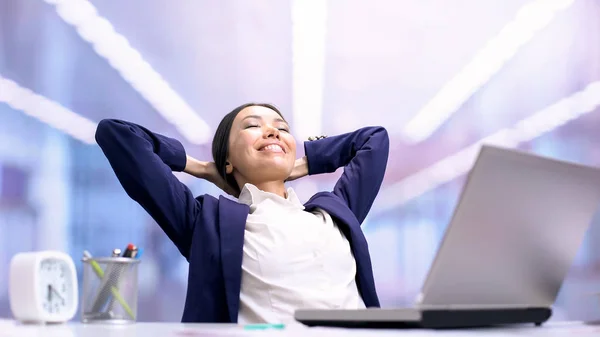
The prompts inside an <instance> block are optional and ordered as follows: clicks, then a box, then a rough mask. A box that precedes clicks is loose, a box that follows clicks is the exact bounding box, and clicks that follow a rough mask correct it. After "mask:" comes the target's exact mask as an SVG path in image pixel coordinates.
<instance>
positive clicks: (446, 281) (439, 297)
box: [295, 145, 600, 328]
mask: <svg viewBox="0 0 600 337" xmlns="http://www.w3.org/2000/svg"><path fill="white" fill-rule="evenodd" d="M599 204H600V169H598V168H594V167H588V166H584V165H579V164H574V163H569V162H565V161H559V160H555V159H549V158H545V157H541V156H538V155H534V154H530V153H525V152H522V151H518V150H513V149H505V148H501V147H496V146H491V145H484V146H482V147H481V149H480V152H479V154H478V156H477V159H476V160H475V163H474V166H473V167H472V169H471V171H470V172H469V175H468V177H467V180H466V183H465V186H464V188H463V191H462V193H461V196H460V199H459V202H458V205H457V206H456V208H455V210H454V214H453V216H452V218H451V220H450V223H449V225H448V227H447V229H446V232H445V234H444V238H443V239H442V241H441V244H440V247H439V249H438V252H437V254H436V257H435V259H434V260H433V263H432V265H431V267H430V269H429V272H428V274H427V277H426V280H425V282H424V284H423V286H422V288H421V292H420V294H419V295H418V296H417V300H416V303H415V304H414V305H413V307H412V308H390V309H384V308H368V309H357V310H330V309H319V310H313V309H301V310H297V311H296V312H295V319H296V320H297V321H299V322H301V323H304V324H305V325H309V326H337V327H361V328H403V327H406V328H466V327H485V326H494V325H505V324H520V323H535V324H536V325H540V324H542V323H544V322H545V321H547V320H548V319H549V318H550V317H551V315H552V308H551V307H552V305H553V304H554V302H555V300H556V297H557V294H558V291H559V290H560V287H561V284H562V283H563V280H564V278H565V276H566V274H567V272H568V270H569V268H570V266H571V264H572V262H573V260H574V258H575V256H576V254H577V252H578V250H579V248H580V245H581V242H582V240H583V238H584V235H585V233H586V231H587V228H588V227H589V225H590V223H591V221H592V218H593V216H594V214H595V213H596V210H597V208H598V206H599ZM390 249H393V247H390Z"/></svg>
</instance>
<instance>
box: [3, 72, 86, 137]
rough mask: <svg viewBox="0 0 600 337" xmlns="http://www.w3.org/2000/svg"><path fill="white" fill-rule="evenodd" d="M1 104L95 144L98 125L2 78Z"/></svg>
mask: <svg viewBox="0 0 600 337" xmlns="http://www.w3.org/2000/svg"><path fill="white" fill-rule="evenodd" d="M0 102H4V103H6V104H8V105H9V106H10V107H11V108H13V109H15V110H20V111H23V112H24V113H25V114H27V115H29V116H31V117H33V118H36V119H38V120H40V121H42V122H44V123H46V124H48V125H50V126H52V127H54V128H56V129H58V130H61V131H63V132H64V133H66V134H68V135H70V136H72V137H73V138H76V139H78V140H80V141H82V142H84V143H87V144H95V143H96V141H95V138H94V134H95V132H96V126H97V125H96V123H94V122H92V121H91V120H89V119H87V118H85V117H82V116H80V115H78V114H76V113H75V112H73V111H71V110H69V109H67V108H65V107H63V106H62V105H60V104H58V103H56V102H54V101H52V100H50V99H48V98H46V97H44V96H41V95H38V94H36V93H34V92H33V91H31V90H29V89H27V88H23V87H21V86H19V85H18V84H17V83H15V82H14V81H11V80H9V79H6V78H4V77H2V76H0Z"/></svg>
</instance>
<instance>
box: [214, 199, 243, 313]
mask: <svg viewBox="0 0 600 337" xmlns="http://www.w3.org/2000/svg"><path fill="white" fill-rule="evenodd" d="M249 210H250V208H249V207H248V206H247V205H244V204H240V203H237V202H235V201H233V200H230V199H227V198H225V197H223V196H220V197H219V230H220V233H219V234H220V238H221V265H222V267H223V278H224V281H225V296H226V299H227V308H228V311H229V318H230V320H231V322H237V315H238V310H239V306H240V287H241V280H242V254H243V247H244V229H245V228H246V219H247V217H248V212H249Z"/></svg>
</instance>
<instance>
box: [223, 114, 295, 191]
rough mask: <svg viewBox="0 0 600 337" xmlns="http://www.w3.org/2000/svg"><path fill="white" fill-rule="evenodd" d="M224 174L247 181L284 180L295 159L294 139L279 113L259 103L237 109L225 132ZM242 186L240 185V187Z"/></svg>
mask: <svg viewBox="0 0 600 337" xmlns="http://www.w3.org/2000/svg"><path fill="white" fill-rule="evenodd" d="M227 161H228V162H229V163H230V164H231V165H230V166H231V167H230V166H229V165H228V166H227V173H233V174H234V177H236V179H237V180H238V182H239V183H242V182H241V181H240V178H242V181H245V182H248V183H251V184H255V185H256V184H260V183H263V182H268V181H275V180H282V181H284V180H286V179H287V178H288V177H289V176H290V174H291V172H292V169H293V168H294V162H295V161H296V140H295V139H294V137H293V136H292V135H291V134H290V127H289V125H288V124H287V122H286V121H284V120H283V118H281V116H280V115H279V114H278V113H277V112H275V111H273V110H271V109H269V108H267V107H263V106H250V107H247V108H245V109H244V110H242V111H240V113H239V114H238V115H237V116H236V118H235V120H234V121H233V125H232V126H231V133H230V134H229V157H228V159H227ZM241 187H243V186H241Z"/></svg>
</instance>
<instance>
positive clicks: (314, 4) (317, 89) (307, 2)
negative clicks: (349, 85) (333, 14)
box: [292, 0, 327, 138]
mask: <svg viewBox="0 0 600 337" xmlns="http://www.w3.org/2000/svg"><path fill="white" fill-rule="evenodd" d="M326 29H327V1H323V0H292V81H293V83H292V95H293V97H292V105H293V118H294V133H295V134H296V135H297V136H298V137H300V138H306V137H308V136H317V135H320V134H321V132H322V109H323V72H324V67H325V37H326Z"/></svg>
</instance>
